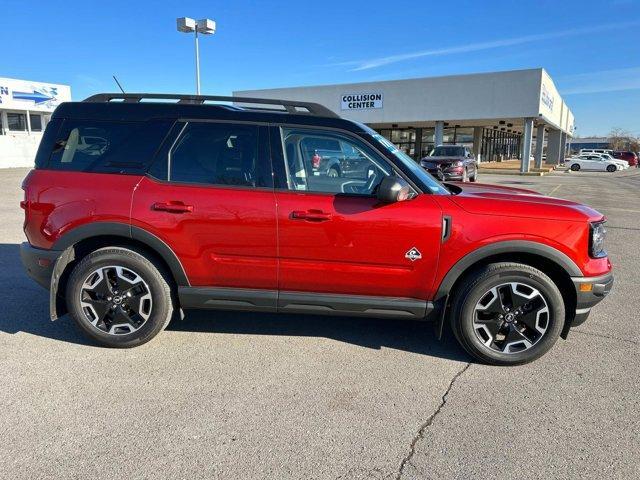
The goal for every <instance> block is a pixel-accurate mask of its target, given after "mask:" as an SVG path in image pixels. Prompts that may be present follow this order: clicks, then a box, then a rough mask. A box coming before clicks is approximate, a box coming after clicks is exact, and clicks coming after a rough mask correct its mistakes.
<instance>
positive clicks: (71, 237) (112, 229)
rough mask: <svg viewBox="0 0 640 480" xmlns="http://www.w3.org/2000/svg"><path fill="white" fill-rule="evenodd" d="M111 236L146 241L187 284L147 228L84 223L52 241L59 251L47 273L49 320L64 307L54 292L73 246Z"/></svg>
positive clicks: (181, 282)
mask: <svg viewBox="0 0 640 480" xmlns="http://www.w3.org/2000/svg"><path fill="white" fill-rule="evenodd" d="M107 235H108V236H115V237H122V238H130V239H133V240H138V241H139V242H141V243H143V244H145V245H148V247H149V248H150V249H151V250H153V251H154V252H155V253H156V254H158V255H159V256H160V257H161V258H162V259H163V260H164V261H165V263H166V264H167V265H168V266H169V270H170V271H171V274H172V276H173V278H174V280H175V281H176V283H177V285H178V286H179V287H188V286H189V285H190V284H189V279H188V277H187V274H186V272H185V270H184V267H183V266H182V263H181V262H180V259H179V258H178V256H177V255H176V254H175V253H174V252H173V250H172V249H171V247H169V245H167V244H166V243H165V242H164V241H162V240H161V239H160V238H158V237H157V236H155V235H154V234H152V233H150V232H148V231H147V230H145V229H143V228H140V227H136V226H134V225H129V224H127V223H120V222H94V223H87V224H84V225H81V226H79V227H76V228H74V229H72V230H70V231H68V232H66V233H65V234H63V235H62V236H61V237H60V238H59V239H58V240H56V242H54V244H53V245H52V247H51V249H52V250H57V251H60V252H61V254H60V256H59V257H58V259H57V260H56V263H55V265H54V268H53V274H52V275H51V285H50V288H49V292H50V293H49V295H50V298H49V313H50V316H51V319H52V320H55V319H56V318H58V317H59V316H60V315H63V314H64V313H65V311H66V308H65V305H64V301H63V299H61V298H60V296H59V295H58V286H59V284H60V278H61V277H62V274H63V273H64V271H65V269H66V267H67V265H68V264H69V263H70V262H72V261H73V260H74V259H75V250H74V248H73V247H74V246H75V245H76V244H77V243H78V242H81V241H82V240H86V239H88V238H92V237H100V236H107Z"/></svg>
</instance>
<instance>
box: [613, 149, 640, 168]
mask: <svg viewBox="0 0 640 480" xmlns="http://www.w3.org/2000/svg"><path fill="white" fill-rule="evenodd" d="M613 158H619V159H620V160H626V161H627V162H628V163H629V166H630V167H637V166H638V157H637V155H636V154H635V153H633V152H613Z"/></svg>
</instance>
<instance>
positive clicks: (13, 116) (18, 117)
mask: <svg viewBox="0 0 640 480" xmlns="http://www.w3.org/2000/svg"><path fill="white" fill-rule="evenodd" d="M7 126H8V127H9V130H11V131H12V132H24V131H25V130H26V129H27V116H26V115H25V114H24V113H11V112H7Z"/></svg>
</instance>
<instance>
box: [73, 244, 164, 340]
mask: <svg viewBox="0 0 640 480" xmlns="http://www.w3.org/2000/svg"><path fill="white" fill-rule="evenodd" d="M115 267H122V268H123V269H124V270H120V271H121V272H125V273H126V274H129V275H130V276H131V273H134V274H135V275H137V276H138V279H140V280H142V282H143V284H144V286H143V287H140V289H141V290H143V291H144V294H145V295H144V296H145V297H146V299H145V300H144V302H148V303H147V305H148V307H146V309H147V310H148V311H147V312H145V316H148V318H146V319H144V318H143V317H141V316H138V317H137V318H138V319H142V320H143V321H142V322H141V324H140V326H139V327H138V328H137V329H136V330H135V331H130V332H128V333H124V332H122V331H120V333H117V332H114V333H109V332H108V331H107V330H106V329H107V328H109V326H110V322H109V321H108V320H106V321H104V322H100V323H101V325H102V326H103V327H104V329H103V328H100V327H99V326H98V325H93V324H92V323H91V320H90V318H89V317H90V316H92V315H94V313H91V312H88V311H87V308H86V304H84V305H85V306H84V307H83V304H82V301H81V296H83V298H85V299H87V296H86V292H87V290H89V291H90V292H91V293H92V294H94V291H97V288H93V286H92V287H91V288H89V289H87V288H86V285H85V281H89V280H88V279H89V278H91V275H92V274H95V272H97V271H100V272H103V275H102V277H103V279H104V278H106V277H107V276H109V274H108V273H104V272H107V271H111V270H113V269H115ZM99 275H100V274H98V276H99ZM111 275H113V273H111ZM94 278H96V277H94ZM133 278H135V277H133ZM169 278H170V277H169V276H168V274H167V273H166V272H165V271H164V269H163V268H162V267H159V266H157V265H156V264H154V262H152V261H151V260H150V259H149V258H147V257H146V256H145V255H144V254H143V253H142V252H138V251H135V250H133V249H129V248H123V247H105V248H101V249H98V250H96V251H94V252H92V253H90V254H89V255H87V256H86V257H84V258H83V259H82V260H81V261H80V262H79V263H78V264H77V265H76V266H75V267H74V269H73V271H72V272H71V276H70V277H69V282H68V284H67V289H66V301H67V308H68V310H69V313H70V315H71V318H73V320H74V321H75V322H76V324H77V325H78V326H79V327H80V328H81V329H82V331H83V332H84V333H85V334H86V335H87V336H88V337H90V338H92V339H93V340H95V341H96V342H98V343H99V344H101V345H104V346H107V347H116V348H130V347H135V346H138V345H142V344H143V343H146V342H148V341H149V340H151V339H152V338H153V337H155V336H156V335H157V334H158V333H159V332H160V331H161V330H163V329H164V328H165V327H166V326H167V325H168V324H169V322H170V320H171V318H172V315H173V311H174V301H173V297H172V291H171V287H170V286H169V285H170V283H169V282H170V280H169ZM123 279H124V277H118V278H116V282H120V283H122V284H123V286H127V287H128V286H130V285H132V284H133V283H131V284H127V285H124V284H125V283H126V281H124V282H123ZM102 281H106V280H101V281H98V282H96V284H101V282H102ZM113 288H114V287H113V286H109V287H108V291H109V293H108V294H109V295H113V293H118V292H117V291H116V292H112V289H113ZM92 289H93V290H92ZM123 291H124V289H123ZM98 296H99V297H101V298H100V300H99V303H100V304H101V305H103V306H104V305H105V304H106V306H104V308H105V310H107V313H106V314H105V316H104V318H105V319H108V318H109V317H110V316H113V315H114V314H113V313H112V312H115V311H116V310H117V311H118V312H119V313H120V312H123V313H126V312H124V309H125V308H128V307H127V306H126V300H128V299H127V298H124V297H125V295H121V296H119V297H123V298H124V300H121V302H122V303H120V302H118V304H117V305H115V303H114V302H115V301H116V299H115V296H114V297H113V301H109V302H107V301H106V298H104V297H103V296H102V295H98ZM105 296H106V295H105ZM108 299H109V300H112V297H111V296H109V297H108ZM142 302H143V300H140V302H139V306H140V307H141V306H142ZM107 306H111V307H113V308H111V307H109V308H111V310H109V309H108V308H107ZM96 308H97V307H96ZM101 308H102V307H101ZM120 309H122V310H120ZM95 311H97V310H94V312H95ZM114 318H115V317H114ZM120 318H124V317H120ZM112 323H114V324H115V323H116V321H115V320H114V321H113V322H112ZM132 328H135V327H128V326H127V329H129V330H130V329H132ZM120 330H122V329H120Z"/></svg>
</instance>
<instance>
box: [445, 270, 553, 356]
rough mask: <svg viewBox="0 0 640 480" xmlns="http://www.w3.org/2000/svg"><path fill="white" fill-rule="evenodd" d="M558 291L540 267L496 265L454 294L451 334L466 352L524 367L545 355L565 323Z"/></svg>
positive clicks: (478, 272)
mask: <svg viewBox="0 0 640 480" xmlns="http://www.w3.org/2000/svg"><path fill="white" fill-rule="evenodd" d="M564 316H565V310H564V302H563V300H562V295H561V294H560V291H559V290H558V287H557V286H556V285H555V284H554V283H553V281H552V280H551V279H550V278H549V277H548V276H547V275H545V274H544V273H543V272H541V271H540V270H538V269H535V268H533V267H530V266H528V265H523V264H518V263H494V264H491V265H488V266H486V267H483V268H481V269H480V270H478V271H476V272H475V273H474V274H472V276H471V277H470V278H468V279H467V281H466V282H464V283H463V284H462V286H461V288H460V289H459V290H458V291H457V292H455V294H454V298H453V308H452V317H451V321H452V328H453V332H454V334H455V336H456V338H457V339H458V341H459V342H460V344H461V345H462V346H463V347H464V349H465V350H467V352H469V353H470V354H471V355H473V356H474V357H476V358H477V359H479V360H481V361H483V362H486V363H490V364H494V365H518V364H522V363H527V362H530V361H532V360H535V359H536V358H538V357H540V356H542V355H543V354H544V353H546V352H547V351H548V350H549V349H550V348H551V347H552V346H553V344H554V343H555V342H556V340H557V339H558V336H559V335H560V332H561V330H562V327H563V324H564Z"/></svg>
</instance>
